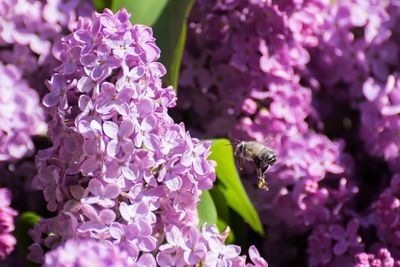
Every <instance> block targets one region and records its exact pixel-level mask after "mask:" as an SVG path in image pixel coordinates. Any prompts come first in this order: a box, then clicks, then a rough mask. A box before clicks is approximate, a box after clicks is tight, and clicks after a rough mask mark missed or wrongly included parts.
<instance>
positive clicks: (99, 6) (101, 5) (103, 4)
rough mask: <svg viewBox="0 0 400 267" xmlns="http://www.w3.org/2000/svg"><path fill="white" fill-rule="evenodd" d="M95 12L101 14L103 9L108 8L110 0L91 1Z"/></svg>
mask: <svg viewBox="0 0 400 267" xmlns="http://www.w3.org/2000/svg"><path fill="white" fill-rule="evenodd" d="M92 3H93V5H94V7H95V8H96V10H97V11H99V12H102V11H103V10H104V9H105V8H110V6H111V0H92Z"/></svg>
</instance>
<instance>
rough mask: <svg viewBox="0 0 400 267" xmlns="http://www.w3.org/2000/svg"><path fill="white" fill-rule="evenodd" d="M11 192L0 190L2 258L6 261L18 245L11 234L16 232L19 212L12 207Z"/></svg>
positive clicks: (0, 255)
mask: <svg viewBox="0 0 400 267" xmlns="http://www.w3.org/2000/svg"><path fill="white" fill-rule="evenodd" d="M10 204H11V192H10V191H9V190H8V189H6V188H1V189H0V229H1V233H0V258H1V259H4V258H6V256H7V255H9V254H10V253H11V252H12V251H13V250H14V246H15V245H16V243H17V240H16V239H15V237H14V236H13V235H12V234H11V232H12V231H13V230H14V217H15V216H16V215H17V212H16V211H15V210H14V209H12V208H11V207H10Z"/></svg>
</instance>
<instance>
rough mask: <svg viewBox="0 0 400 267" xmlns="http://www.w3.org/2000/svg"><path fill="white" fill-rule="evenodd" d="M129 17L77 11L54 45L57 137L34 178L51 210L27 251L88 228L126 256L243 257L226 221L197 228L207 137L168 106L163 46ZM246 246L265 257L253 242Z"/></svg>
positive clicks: (57, 256) (50, 97)
mask: <svg viewBox="0 0 400 267" xmlns="http://www.w3.org/2000/svg"><path fill="white" fill-rule="evenodd" d="M129 17H130V15H129V14H128V13H127V12H126V10H124V9H122V10H120V11H119V12H117V13H116V14H113V13H112V12H111V11H110V10H108V9H106V10H105V11H104V13H101V14H99V13H95V14H94V15H93V16H92V18H90V19H89V18H80V19H79V20H78V22H77V25H76V27H74V29H73V31H72V33H71V34H69V35H67V36H65V37H63V39H62V42H61V44H60V46H59V49H57V50H56V51H55V53H56V54H57V56H58V58H59V59H60V61H61V65H60V66H59V67H58V68H57V72H56V73H55V74H54V75H53V76H52V78H51V80H50V82H49V83H48V87H49V90H50V92H49V93H47V94H46V95H45V96H44V98H43V105H44V106H45V107H46V110H47V112H48V114H49V116H50V117H51V121H50V122H49V131H48V132H49V137H50V139H51V141H52V142H53V146H52V147H50V148H48V149H45V150H41V151H39V153H38V156H37V167H38V175H37V176H36V177H35V178H34V180H33V183H32V185H33V187H34V188H36V189H39V190H43V194H44V197H45V199H46V201H47V208H48V209H49V210H50V211H53V212H56V213H57V215H56V216H55V217H53V218H49V219H43V220H42V221H41V222H40V223H39V224H37V225H35V227H34V229H33V231H32V237H33V239H34V241H35V243H34V244H33V245H32V246H31V247H30V255H29V257H30V258H31V259H32V260H35V261H42V260H43V257H44V255H43V254H44V252H43V246H46V247H48V248H51V249H52V248H55V247H56V246H57V245H58V244H60V243H62V242H64V241H66V240H68V239H86V238H91V239H96V240H100V241H102V242H107V243H109V244H113V245H115V246H118V247H119V249H120V250H121V251H123V253H126V255H127V257H128V259H129V264H132V266H139V265H140V266H143V264H142V263H141V262H142V261H143V263H146V265H147V266H155V265H156V262H157V263H158V264H159V265H160V266H171V265H175V266H183V265H196V264H199V263H200V262H204V264H205V265H206V266H216V265H219V264H222V265H227V266H229V265H234V266H244V265H245V257H244V256H240V255H239V253H240V247H237V246H234V245H224V241H225V238H226V235H227V233H225V234H224V233H223V234H220V233H219V232H218V230H217V228H216V227H215V226H209V227H203V229H202V230H201V231H199V230H198V229H197V224H198V216H197V210H196V208H197V203H198V201H199V196H200V194H201V190H207V189H210V188H211V187H212V185H213V182H214V180H215V162H213V161H208V160H207V157H208V156H209V154H210V143H209V142H200V141H199V140H198V139H196V138H191V136H190V134H189V133H188V132H186V131H185V128H184V125H183V124H175V123H174V121H173V119H172V118H171V117H170V116H169V115H168V113H167V111H168V108H170V107H173V106H174V105H175V98H176V97H175V93H174V91H173V89H172V88H171V87H167V88H163V87H162V86H161V77H162V76H163V75H164V74H165V68H164V66H163V65H162V64H160V63H158V62H156V60H157V59H158V58H159V55H160V50H159V48H158V47H157V46H156V45H155V42H154V41H155V40H154V38H153V36H152V30H151V28H149V27H146V26H143V25H132V24H131V23H130V22H129ZM164 241H165V242H164ZM67 242H69V241H67ZM71 242H72V241H71ZM77 242H78V243H79V242H86V241H77ZM65 246H66V248H65V249H67V250H70V249H71V247H75V246H77V247H78V248H79V247H82V248H83V247H84V243H83V245H80V244H78V245H74V244H73V243H71V244H69V243H67V245H65ZM97 246H100V245H94V246H93V250H97V252H93V255H96V253H99V252H98V250H99V249H98V248H97ZM100 251H102V250H100ZM105 251H108V250H107V249H105ZM65 253H66V252H64V249H60V250H58V252H54V254H53V253H51V254H50V255H49V256H47V257H46V262H47V261H50V263H49V264H51V262H57V260H60V261H62V257H63V256H62V255H63V254H65ZM105 253H107V252H105ZM112 253H114V252H112ZM117 254H118V253H117ZM121 255H122V254H121ZM121 257H122V256H121ZM250 258H251V259H252V260H253V262H254V263H255V264H257V266H267V264H266V262H265V261H264V260H263V259H262V258H260V256H259V255H258V252H257V251H256V250H255V248H252V249H251V250H250ZM249 266H253V265H249Z"/></svg>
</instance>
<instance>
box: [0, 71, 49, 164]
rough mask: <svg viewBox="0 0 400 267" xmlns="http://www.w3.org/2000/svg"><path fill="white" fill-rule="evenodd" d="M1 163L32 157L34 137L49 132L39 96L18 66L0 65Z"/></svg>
mask: <svg viewBox="0 0 400 267" xmlns="http://www.w3.org/2000/svg"><path fill="white" fill-rule="evenodd" d="M0 80H1V84H0V161H10V160H17V159H20V158H22V157H24V156H27V155H29V154H31V153H32V152H33V150H34V146H33V143H32V140H31V136H32V135H35V134H43V133H45V131H46V124H45V122H44V115H43V111H42V109H41V108H40V105H39V96H38V94H37V93H36V92H35V91H34V90H33V89H31V88H29V86H28V85H27V83H26V82H25V81H24V80H22V77H21V73H20V72H19V71H18V69H17V68H16V67H15V66H12V65H6V66H5V65H3V64H1V63H0Z"/></svg>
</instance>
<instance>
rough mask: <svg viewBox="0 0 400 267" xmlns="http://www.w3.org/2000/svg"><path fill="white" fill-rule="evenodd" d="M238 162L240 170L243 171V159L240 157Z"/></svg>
mask: <svg viewBox="0 0 400 267" xmlns="http://www.w3.org/2000/svg"><path fill="white" fill-rule="evenodd" d="M237 160H238V165H239V170H241V171H243V165H242V164H243V162H242V159H241V158H240V157H238V158H237Z"/></svg>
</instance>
